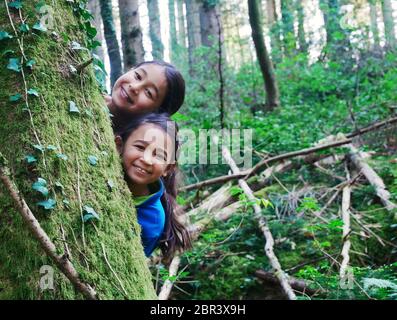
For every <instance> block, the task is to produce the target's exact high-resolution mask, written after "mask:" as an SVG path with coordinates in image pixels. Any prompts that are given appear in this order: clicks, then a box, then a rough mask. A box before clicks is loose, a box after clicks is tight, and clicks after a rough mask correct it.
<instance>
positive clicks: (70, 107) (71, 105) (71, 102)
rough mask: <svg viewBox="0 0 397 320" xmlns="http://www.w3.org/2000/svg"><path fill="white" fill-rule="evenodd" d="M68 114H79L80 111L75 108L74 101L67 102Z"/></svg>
mask: <svg viewBox="0 0 397 320" xmlns="http://www.w3.org/2000/svg"><path fill="white" fill-rule="evenodd" d="M69 112H72V113H80V110H79V108H77V106H76V103H75V102H74V101H69Z"/></svg>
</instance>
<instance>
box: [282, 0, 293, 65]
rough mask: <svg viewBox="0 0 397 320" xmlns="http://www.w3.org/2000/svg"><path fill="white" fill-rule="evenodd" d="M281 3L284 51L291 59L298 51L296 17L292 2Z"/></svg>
mask: <svg viewBox="0 0 397 320" xmlns="http://www.w3.org/2000/svg"><path fill="white" fill-rule="evenodd" d="M280 2H281V20H282V31H283V49H284V54H285V56H287V57H291V56H292V55H293V54H295V51H296V39H295V33H294V15H293V8H292V1H291V0H290V1H280Z"/></svg>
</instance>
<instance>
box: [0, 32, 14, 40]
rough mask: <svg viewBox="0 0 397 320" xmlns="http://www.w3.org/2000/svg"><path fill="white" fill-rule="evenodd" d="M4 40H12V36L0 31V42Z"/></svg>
mask: <svg viewBox="0 0 397 320" xmlns="http://www.w3.org/2000/svg"><path fill="white" fill-rule="evenodd" d="M4 39H12V35H10V34H9V33H8V32H7V31H3V30H1V31H0V41H1V40H4Z"/></svg>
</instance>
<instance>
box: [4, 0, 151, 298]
mask: <svg viewBox="0 0 397 320" xmlns="http://www.w3.org/2000/svg"><path fill="white" fill-rule="evenodd" d="M6 3H7V2H5V1H1V3H0V29H1V30H6V31H7V32H9V33H10V34H12V35H13V36H14V38H13V39H9V40H7V42H4V45H5V46H6V47H7V48H9V49H11V50H14V52H15V53H13V54H12V56H11V57H14V58H18V59H22V65H23V67H21V69H20V71H19V72H14V71H11V70H9V69H7V68H0V152H1V153H2V154H3V156H4V157H5V158H6V159H7V160H8V164H7V165H6V166H7V167H8V168H9V172H8V173H7V175H8V176H9V177H10V179H11V180H12V181H13V182H14V183H15V186H16V188H17V189H18V190H19V193H18V197H19V198H20V199H24V201H25V202H26V204H27V205H28V206H29V208H30V210H31V213H32V215H34V218H35V219H36V220H37V223H35V224H34V225H35V226H36V227H38V223H39V225H40V228H41V229H42V230H43V231H44V232H45V234H46V235H47V236H48V238H46V237H44V238H41V239H44V240H45V239H47V240H46V241H45V243H47V244H48V245H49V246H47V249H45V250H46V251H45V250H43V242H42V240H40V242H39V241H38V240H37V239H36V238H34V237H33V236H32V234H31V232H30V230H29V229H28V228H27V224H26V222H25V221H24V220H23V218H22V216H21V214H20V213H19V212H18V208H17V206H16V205H15V203H16V202H15V198H12V196H11V192H10V190H9V189H7V188H5V187H4V186H3V184H2V183H0V211H1V219H0V243H1V246H0V287H1V288H2V290H0V299H61V300H64V299H82V298H83V297H84V296H83V295H82V294H81V293H79V292H78V291H76V290H75V287H74V286H73V285H72V283H71V282H70V281H69V279H68V278H66V277H65V276H64V275H63V274H64V273H61V272H59V270H58V269H57V266H58V267H60V266H62V265H63V266H64V267H65V268H66V269H67V270H69V271H67V270H66V269H65V270H63V271H64V272H69V276H73V274H74V275H76V273H74V272H73V269H71V268H70V267H71V265H70V264H72V265H73V267H74V268H75V271H76V272H77V274H78V276H79V279H80V280H81V283H82V284H86V285H88V286H90V287H91V288H93V289H94V290H95V292H96V294H97V296H98V298H99V299H126V298H128V299H154V298H155V297H156V295H155V292H154V288H153V284H152V282H151V274H150V271H149V269H148V267H147V264H146V258H145V255H144V252H143V247H142V244H141V239H140V226H139V224H138V222H137V219H136V213H135V210H134V206H133V202H132V198H131V195H130V193H129V191H128V187H127V185H126V183H125V181H124V179H123V174H122V168H121V165H120V161H119V156H118V153H117V151H116V148H115V146H114V138H113V131H112V128H111V124H110V120H109V117H108V114H107V113H106V112H104V110H103V98H102V96H101V95H100V92H99V90H98V85H97V82H96V80H95V76H94V70H93V68H92V67H91V66H88V67H86V68H85V69H84V70H83V71H82V72H81V73H80V74H76V75H73V74H71V73H69V72H68V71H67V70H68V69H66V68H64V67H63V64H65V63H67V65H66V66H68V64H69V63H74V62H76V63H82V62H83V61H87V60H89V58H90V54H89V53H88V51H86V50H73V49H72V48H71V45H70V43H71V42H72V41H79V42H80V43H83V42H81V41H82V40H84V38H85V35H84V34H82V32H81V31H80V30H79V28H78V26H79V24H83V23H84V21H82V20H83V18H78V17H77V15H76V14H74V11H73V8H76V9H77V7H76V6H78V4H73V3H70V2H66V1H49V0H48V1H46V4H47V5H49V6H52V8H53V9H54V11H53V14H54V19H55V21H57V24H55V25H54V28H53V29H52V30H49V31H47V32H37V33H36V32H35V34H34V35H33V34H32V33H26V34H24V38H23V41H19V42H18V40H20V39H19V38H18V37H20V35H21V34H20V33H17V32H13V30H14V29H13V26H14V28H15V30H16V28H17V26H18V21H19V19H20V17H19V14H21V17H22V18H23V19H26V23H28V24H29V25H33V24H34V23H36V22H37V15H36V10H35V8H34V5H35V3H34V2H30V1H24V2H23V7H22V9H21V12H20V13H19V12H18V10H16V9H13V8H10V10H9V11H10V14H9V15H8V13H7V7H6V5H5V4H6ZM77 10H81V9H77ZM9 17H10V18H9ZM11 22H12V23H11ZM64 30H68V34H67V36H68V38H69V40H68V42H69V43H65V42H64V41H58V40H57V39H56V38H54V37H51V32H52V31H54V32H56V33H57V34H61V33H62V32H63V31H64ZM2 45H3V42H2ZM27 57H28V59H34V60H35V61H36V63H35V64H34V67H33V68H32V70H29V69H27V68H26V67H24V66H25V63H26V58H27ZM70 57H73V62H69V61H70V60H69V59H70ZM8 59H9V57H5V56H2V57H0V63H1V65H6V63H8ZM29 88H34V89H35V90H36V91H37V93H38V97H36V96H33V95H29V94H27V91H28V89H29ZM14 93H21V94H22V96H23V97H22V98H21V99H19V100H18V101H17V102H10V101H9V95H10V94H14ZM70 101H73V102H74V104H75V105H76V106H77V108H78V109H79V110H80V113H71V112H69V108H70ZM92 115H95V116H92ZM27 156H28V158H26V157H27ZM89 156H95V157H96V158H97V163H96V165H95V166H93V165H92V164H90V163H89V161H88V157H89ZM66 157H67V158H66ZM27 160H29V161H27ZM2 164H3V165H4V164H5V161H2ZM38 178H42V179H44V180H45V181H44V180H39V181H41V183H42V184H43V183H44V185H42V186H41V188H39V190H40V191H41V193H40V192H38V191H36V190H34V189H33V186H32V185H33V184H34V183H35V182H38ZM43 181H44V182H43ZM111 185H112V187H110V186H111ZM44 186H45V187H44ZM44 200H46V201H47V202H45V203H42V201H44ZM18 203H22V202H21V201H18ZM40 203H41V204H40ZM43 206H47V208H48V209H44V208H43ZM25 208H26V207H25ZM91 208H92V209H93V210H95V212H96V213H97V214H98V215H99V220H97V219H93V220H90V221H87V222H83V221H84V216H85V217H86V218H89V216H87V214H88V212H89V211H91V212H92V210H91ZM29 217H30V218H29V219H28V220H29V221H34V219H33V217H32V216H29ZM40 228H36V229H37V230H40ZM41 234H42V235H43V234H44V233H43V232H42V233H41ZM51 243H52V244H53V245H51ZM48 248H49V249H51V250H48ZM103 248H104V249H105V250H103ZM51 252H52V253H51ZM103 252H106V259H105V256H104V253H103ZM55 253H56V254H55ZM52 255H53V256H52ZM54 256H57V257H62V258H63V259H65V262H62V261H59V260H58V261H57V262H53V260H52V259H51V258H54ZM43 266H46V269H47V270H48V269H51V267H52V268H53V270H54V273H53V280H54V281H53V285H54V286H53V289H51V286H44V287H43V286H40V283H41V285H43V281H41V280H43V277H44V278H45V279H47V280H48V279H49V278H51V277H50V273H47V274H44V275H43V274H41V273H40V271H41V270H42V267H43ZM60 268H61V267H60ZM61 269H62V268H61ZM111 269H112V270H113V271H112V270H111ZM46 272H49V271H46ZM115 274H116V275H117V277H116V276H115ZM46 277H47V278H46ZM117 278H118V280H117ZM45 279H44V280H45ZM45 284H46V283H44V285H45ZM47 284H48V282H47ZM76 284H77V285H79V284H78V283H75V285H76ZM122 288H124V290H122ZM85 297H87V296H85Z"/></svg>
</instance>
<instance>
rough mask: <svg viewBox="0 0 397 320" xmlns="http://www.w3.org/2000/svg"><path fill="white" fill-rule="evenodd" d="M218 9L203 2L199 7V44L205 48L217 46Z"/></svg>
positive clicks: (207, 2) (215, 5) (211, 4)
mask: <svg viewBox="0 0 397 320" xmlns="http://www.w3.org/2000/svg"><path fill="white" fill-rule="evenodd" d="M217 15H219V7H218V5H217V4H216V3H215V4H213V3H210V2H209V1H203V2H202V4H201V5H200V33H201V44H202V45H203V46H206V47H212V46H214V45H216V46H217V45H218V37H219V31H220V30H219V26H218V21H217V18H216V17H217Z"/></svg>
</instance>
